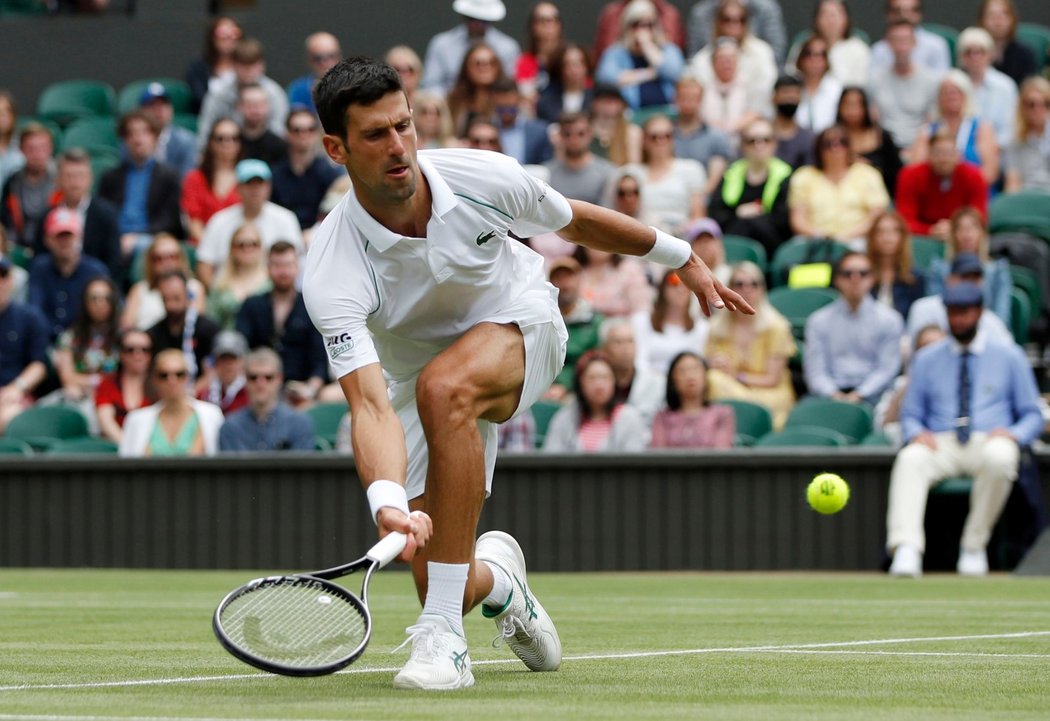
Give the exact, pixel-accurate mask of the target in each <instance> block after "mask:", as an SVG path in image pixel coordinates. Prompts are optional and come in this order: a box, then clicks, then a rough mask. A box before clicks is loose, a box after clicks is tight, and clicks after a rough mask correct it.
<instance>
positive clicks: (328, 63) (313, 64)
mask: <svg viewBox="0 0 1050 721" xmlns="http://www.w3.org/2000/svg"><path fill="white" fill-rule="evenodd" d="M342 59H343V49H342V48H341V47H339V39H338V38H336V36H335V35H332V34H331V33H326V32H320V33H313V34H312V35H309V36H308V37H307V38H306V64H307V65H309V66H310V72H309V73H307V74H306V75H303V76H302V77H300V78H296V79H295V80H293V81H292V84H291V85H289V86H288V102H289V103H291V105H292V107H295V106H296V105H301V106H303V107H305V108H307V109H308V110H310V111H311V112H313V110H314V99H313V91H314V85H316V84H317V81H318V80H320V79H321V77H322V76H323V75H324V74H325V73H327V72H328V71H329V70H330V69H331V68H332V67H333V66H334V65H335V64H336V63H337V62H339V61H340V60H342Z"/></svg>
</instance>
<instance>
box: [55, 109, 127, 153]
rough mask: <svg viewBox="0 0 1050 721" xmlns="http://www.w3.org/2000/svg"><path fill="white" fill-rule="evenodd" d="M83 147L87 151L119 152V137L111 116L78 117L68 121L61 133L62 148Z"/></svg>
mask: <svg viewBox="0 0 1050 721" xmlns="http://www.w3.org/2000/svg"><path fill="white" fill-rule="evenodd" d="M70 148H83V149H84V150H86V151H88V152H89V153H92V154H93V155H95V154H110V152H115V153H118V154H119V153H120V138H118V137H117V129H116V127H115V123H114V120H113V118H110V117H90V118H79V119H77V120H74V121H73V122H72V123H70V125H69V127H68V128H66V131H65V132H64V133H62V150H69V149H70Z"/></svg>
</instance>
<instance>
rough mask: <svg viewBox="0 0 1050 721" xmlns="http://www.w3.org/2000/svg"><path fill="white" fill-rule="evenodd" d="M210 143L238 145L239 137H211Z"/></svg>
mask: <svg viewBox="0 0 1050 721" xmlns="http://www.w3.org/2000/svg"><path fill="white" fill-rule="evenodd" d="M211 139H212V142H215V143H239V142H241V136H240V135H213V136H211Z"/></svg>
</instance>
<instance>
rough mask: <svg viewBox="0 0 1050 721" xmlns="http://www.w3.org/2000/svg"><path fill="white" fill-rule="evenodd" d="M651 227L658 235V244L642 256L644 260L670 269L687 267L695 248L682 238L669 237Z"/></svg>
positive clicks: (654, 244)
mask: <svg viewBox="0 0 1050 721" xmlns="http://www.w3.org/2000/svg"><path fill="white" fill-rule="evenodd" d="M649 227H650V228H652V230H653V232H654V233H656V242H655V243H653V247H652V249H651V250H650V251H649V252H648V253H646V254H645V255H643V256H642V260H649V261H652V262H653V263H659V264H660V265H666V266H668V267H670V268H681V267H682V266H683V265H685V264H686V261H688V260H689V258H690V256H692V255H693V247H692V246H691V245H689V243H686V242H685V241H684V240H682V239H681V238H676V237H674V236H673V235H668V234H667V233H665V232H663V231H662V230H660V229H659V228H654V227H653V226H651V225H650V226H649Z"/></svg>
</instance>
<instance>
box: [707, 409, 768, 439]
mask: <svg viewBox="0 0 1050 721" xmlns="http://www.w3.org/2000/svg"><path fill="white" fill-rule="evenodd" d="M718 403H719V404H720V405H723V406H729V407H730V408H732V409H733V414H734V415H735V416H736V442H735V445H738V446H752V445H754V444H755V442H756V441H757V440H758V439H759V438H761V437H762V436H765V435H768V434H769V433H772V432H773V414H772V413H770V411H769V409H768V408H766V407H765V406H764V405H762V404H760V403H752V402H751V401H744V400H735V399H725V400H720V401H718Z"/></svg>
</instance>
